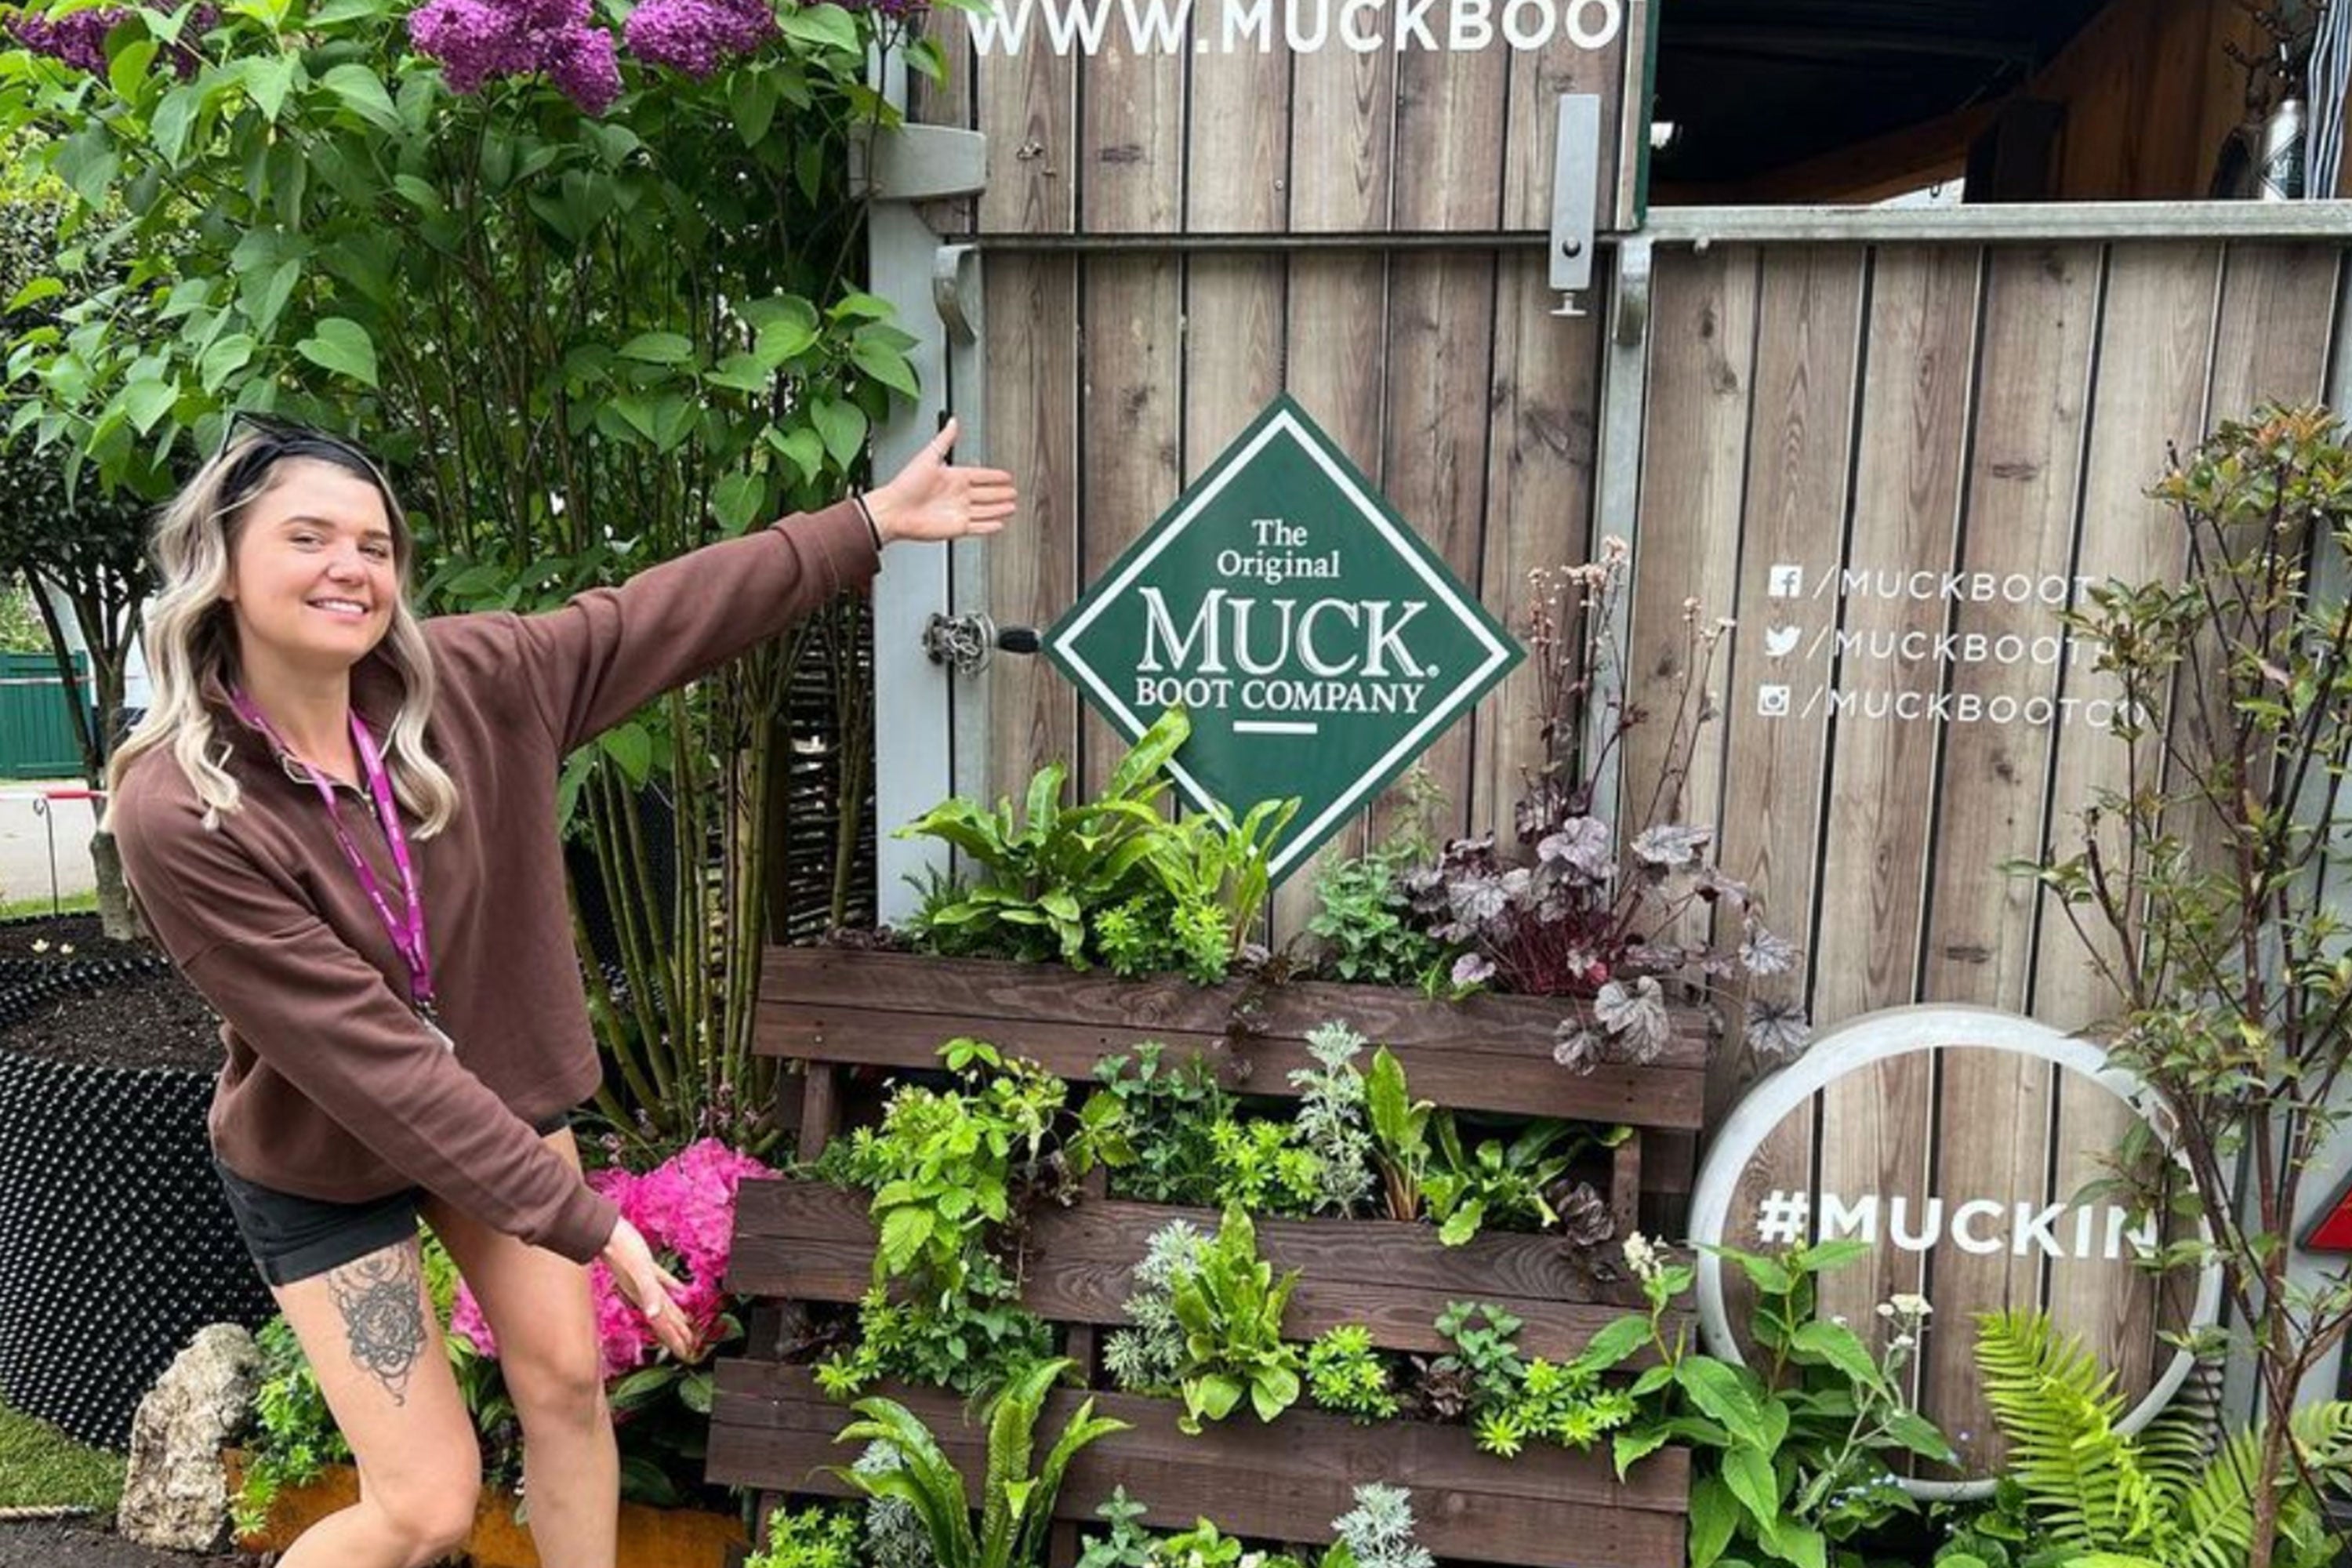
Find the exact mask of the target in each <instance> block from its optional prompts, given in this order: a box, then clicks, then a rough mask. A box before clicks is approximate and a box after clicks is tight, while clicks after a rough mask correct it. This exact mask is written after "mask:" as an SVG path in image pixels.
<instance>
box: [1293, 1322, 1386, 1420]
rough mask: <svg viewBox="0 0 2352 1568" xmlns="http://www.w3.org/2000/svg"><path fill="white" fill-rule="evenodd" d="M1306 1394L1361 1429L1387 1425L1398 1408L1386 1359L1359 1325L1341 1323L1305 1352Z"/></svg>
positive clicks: (1319, 1406) (1369, 1335) (1322, 1407)
mask: <svg viewBox="0 0 2352 1568" xmlns="http://www.w3.org/2000/svg"><path fill="white" fill-rule="evenodd" d="M1307 1395H1308V1397H1310V1398H1312V1399H1313V1400H1314V1401H1315V1404H1316V1405H1317V1407H1318V1408H1320V1409H1324V1410H1329V1411H1334V1412H1337V1413H1338V1414H1339V1415H1345V1416H1347V1417H1348V1418H1349V1420H1352V1421H1354V1422H1356V1423H1357V1424H1359V1425H1360V1426H1369V1425H1370V1424H1371V1423H1373V1422H1375V1421H1386V1420H1388V1419H1390V1418H1391V1417H1392V1416H1394V1415H1396V1413H1397V1411H1398V1410H1399V1408H1400V1407H1401V1405H1400V1402H1399V1400H1398V1398H1397V1394H1396V1389H1395V1387H1394V1384H1393V1380H1392V1378H1391V1373H1390V1370H1389V1363H1388V1358H1387V1357H1385V1356H1383V1355H1381V1352H1380V1351H1379V1350H1378V1349H1376V1348H1375V1347H1374V1346H1373V1344H1372V1331H1371V1330H1370V1329H1368V1328H1366V1327H1364V1325H1363V1324H1361V1323H1340V1324H1339V1325H1337V1326H1335V1327H1333V1328H1331V1329H1328V1330H1327V1331H1325V1332H1324V1333H1323V1335H1322V1336H1321V1337H1320V1338H1319V1339H1318V1340H1317V1341H1316V1342H1314V1343H1313V1344H1311V1345H1309V1346H1307Z"/></svg>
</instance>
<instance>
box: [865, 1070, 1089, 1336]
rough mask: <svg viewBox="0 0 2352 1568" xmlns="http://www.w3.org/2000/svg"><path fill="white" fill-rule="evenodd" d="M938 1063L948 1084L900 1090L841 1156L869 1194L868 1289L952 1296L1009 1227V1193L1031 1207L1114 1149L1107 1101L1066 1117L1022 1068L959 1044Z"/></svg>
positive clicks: (1040, 1079) (1060, 1099)
mask: <svg viewBox="0 0 2352 1568" xmlns="http://www.w3.org/2000/svg"><path fill="white" fill-rule="evenodd" d="M940 1057H941V1058H942V1059H944V1060H945V1061H946V1063H947V1064H948V1067H949V1068H950V1072H951V1073H952V1074H953V1075H954V1082H953V1083H952V1084H951V1085H950V1087H948V1088H945V1089H933V1088H930V1087H929V1086H927V1085H922V1084H903V1085H901V1086H900V1087H899V1088H898V1090H897V1092H895V1093H894V1094H893V1095H892V1096H891V1097H890V1103H889V1105H888V1107H887V1110H885V1111H884V1113H883V1117H882V1124H881V1126H880V1127H879V1128H860V1129H858V1130H857V1131H856V1133H854V1134H853V1135H852V1138H851V1141H850V1142H851V1147H850V1152H849V1154H848V1155H847V1156H846V1168H847V1171H848V1173H849V1176H850V1179H851V1180H852V1181H854V1182H856V1184H858V1185H860V1186H863V1187H866V1188H867V1189H868V1190H869V1191H871V1192H872V1193H873V1194H874V1200H873V1204H872V1207H871V1212H872V1215H873V1218H874V1228H875V1232H876V1234H877V1236H878V1237H880V1245H879V1247H877V1248H876V1251H875V1255H874V1278H875V1281H876V1283H877V1284H879V1283H882V1282H883V1281H885V1280H888V1279H911V1280H913V1281H914V1282H915V1284H916V1285H917V1286H918V1288H919V1289H921V1290H922V1291H925V1292H952V1291H955V1290H957V1289H961V1285H962V1282H963V1278H964V1274H965V1272H966V1271H967V1270H968V1269H969V1268H971V1264H972V1259H973V1258H974V1257H975V1255H976V1254H977V1253H979V1252H981V1251H982V1250H984V1249H985V1248H986V1247H987V1246H988V1244H989V1243H990V1241H991V1239H992V1227H993V1226H1003V1225H1004V1224H1005V1223H1006V1222H1007V1221H1009V1220H1010V1219H1011V1218H1012V1217H1013V1190H1014V1187H1015V1184H1016V1183H1017V1184H1019V1185H1020V1186H1021V1188H1022V1189H1023V1191H1024V1194H1025V1195H1026V1196H1028V1197H1029V1198H1031V1199H1033V1200H1034V1198H1036V1197H1039V1196H1043V1195H1045V1194H1046V1193H1048V1192H1050V1191H1055V1190H1058V1189H1059V1188H1060V1186H1061V1184H1064V1183H1067V1182H1075V1181H1076V1180H1077V1179H1078V1178H1080V1177H1082V1176H1084V1175H1085V1174H1086V1173H1087V1172H1088V1171H1089V1170H1091V1169H1093V1168H1094V1164H1095V1162H1096V1160H1097V1158H1098V1157H1099V1156H1100V1155H1101V1154H1102V1153H1103V1152H1105V1151H1106V1150H1107V1149H1108V1150H1109V1151H1111V1152H1114V1153H1116V1152H1117V1151H1118V1150H1119V1149H1120V1148H1122V1147H1123V1146H1124V1145H1123V1143H1122V1142H1119V1141H1118V1140H1116V1139H1113V1138H1110V1137H1109V1136H1108V1134H1110V1133H1111V1132H1112V1131H1114V1130H1115V1129H1116V1127H1117V1124H1118V1118H1119V1107H1118V1100H1116V1099H1115V1098H1114V1097H1111V1096H1108V1095H1104V1094H1097V1095H1096V1096H1094V1097H1093V1098H1091V1099H1090V1100H1087V1103H1086V1105H1085V1106H1084V1107H1082V1108H1081V1109H1080V1110H1077V1111H1076V1112H1075V1113H1072V1112H1070V1111H1068V1110H1066V1106H1065V1100H1066V1098H1067V1093H1068V1090H1067V1086H1066V1085H1065V1084H1064V1083H1063V1082H1062V1080H1061V1079H1058V1078H1055V1077H1054V1076H1053V1075H1052V1074H1050V1073H1048V1072H1046V1071H1045V1069H1044V1068H1040V1067H1038V1066H1037V1065H1036V1064H1034V1062H1027V1061H1023V1060H1021V1059H1019V1058H1013V1059H1009V1060H1008V1059H1007V1058H1005V1057H1004V1056H1003V1054H1002V1053H1000V1052H999V1051H997V1049H996V1048H995V1047H992V1046H990V1045H987V1044H985V1043H984V1042H982V1041H978V1040H971V1039H957V1040H950V1042H948V1044H947V1045H945V1046H943V1047H940Z"/></svg>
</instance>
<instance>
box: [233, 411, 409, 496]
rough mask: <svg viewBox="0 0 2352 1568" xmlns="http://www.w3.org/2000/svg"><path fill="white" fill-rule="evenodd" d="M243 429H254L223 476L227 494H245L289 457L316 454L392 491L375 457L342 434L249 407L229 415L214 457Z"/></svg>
mask: <svg viewBox="0 0 2352 1568" xmlns="http://www.w3.org/2000/svg"><path fill="white" fill-rule="evenodd" d="M242 431H251V432H253V436H254V438H253V439H252V440H251V441H249V442H247V445H246V447H245V448H244V449H243V450H242V451H240V452H238V453H237V455H236V461H235V462H234V464H233V465H232V466H231V467H230V468H229V471H228V472H227V473H226V474H225V475H223V476H222V481H221V482H222V488H223V489H224V490H225V491H226V493H227V494H229V495H232V496H242V495H244V494H245V493H246V492H247V490H249V489H252V487H253V486H254V485H255V484H256V483H257V482H258V481H259V480H260V479H261V478H262V476H263V475H265V474H267V473H268V471H269V470H270V469H271V468H274V467H276V466H277V465H278V464H279V463H281V462H284V461H286V460H287V459H289V458H319V459H320V460H322V461H325V462H329V463H332V464H334V465H335V466H336V467H337V468H348V469H350V470H352V471H353V472H355V473H359V474H363V475H365V476H366V477H367V478H369V479H373V480H374V481H375V483H376V484H377V486H378V487H379V488H381V489H383V490H384V492H385V493H386V494H387V495H389V494H390V493H391V487H390V485H389V484H387V483H386V482H385V479H384V477H383V469H381V468H377V467H376V463H375V459H374V458H371V457H369V456H368V455H367V454H366V453H365V452H363V451H362V450H361V449H360V448H359V447H357V446H355V445H354V444H352V442H350V441H348V440H345V439H344V438H343V437H341V436H338V435H336V434H335V433H334V432H332V431H331V430H321V429H319V428H318V427H317V426H310V425H304V424H300V423H299V422H297V421H295V420H292V419H281V418H279V417H278V416H276V415H274V414H257V413H255V412H253V411H252V410H250V409H245V408H239V409H236V411H234V412H233V413H231V414H230V415H229V416H228V423H227V424H226V426H224V427H223V428H222V430H221V439H220V447H219V450H217V451H215V453H214V454H213V459H214V461H215V462H217V461H219V460H220V459H221V458H225V457H226V456H228V454H229V451H230V449H231V448H233V447H236V439H237V436H238V434H239V433H240V432H242Z"/></svg>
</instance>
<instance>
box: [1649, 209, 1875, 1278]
mask: <svg viewBox="0 0 2352 1568" xmlns="http://www.w3.org/2000/svg"><path fill="white" fill-rule="evenodd" d="M1740 265H1741V261H1740V258H1739V257H1738V253H1737V252H1735V253H1734V255H1733V257H1732V258H1731V259H1730V262H1729V266H1730V267H1731V268H1732V269H1733V270H1734V271H1735V272H1736V271H1737V269H1738V267H1739V266H1740ZM1863 266H1864V257H1863V253H1862V252H1861V251H1860V250H1859V249H1858V248H1856V247H1851V246H1813V247H1801V248H1799V247H1790V248H1786V249H1782V248H1778V247H1775V248H1771V249H1768V250H1766V251H1765V252H1764V255H1763V262H1762V269H1761V276H1760V282H1759V290H1758V295H1757V305H1756V310H1757V313H1758V316H1759V319H1760V320H1761V321H1763V322H1765V323H1767V330H1766V331H1764V332H1763V334H1762V335H1761V337H1760V338H1759V341H1758V342H1757V348H1756V365H1755V372H1754V380H1753V385H1754V394H1753V402H1754V405H1755V412H1754V417H1753V422H1752V426H1751V431H1752V434H1751V436H1750V437H1749V441H1748V483H1747V497H1746V500H1745V501H1744V503H1743V505H1742V509H1741V525H1740V535H1741V538H1742V540H1743V541H1744V546H1743V548H1742V550H1741V552H1740V563H1739V604H1738V608H1737V609H1736V610H1735V611H1734V614H1736V615H1737V616H1739V617H1740V618H1741V619H1742V620H1743V621H1744V622H1746V623H1747V624H1748V627H1749V628H1750V630H1749V633H1748V638H1749V640H1754V639H1757V638H1760V637H1762V635H1763V630H1762V628H1764V627H1765V626H1766V625H1767V623H1769V622H1771V621H1774V620H1776V619H1779V618H1780V616H1783V615H1787V616H1795V617H1799V618H1800V619H1801V624H1802V625H1803V626H1804V627H1805V632H1806V636H1807V637H1809V638H1810V637H1811V636H1812V634H1813V630H1814V627H1815V626H1817V625H1828V626H1834V625H1835V611H1834V608H1833V603H1834V601H1833V600H1832V599H1830V598H1828V597H1826V596H1824V597H1823V598H1820V599H1816V598H1813V597H1811V595H1812V593H1813V592H1814V590H1815V588H1816V586H1817V584H1819V583H1820V582H1821V581H1822V574H1830V578H1831V581H1832V587H1833V586H1834V575H1835V574H1836V572H1837V570H1838V567H1839V565H1840V564H1841V563H1842V562H1843V552H1844V540H1845V530H1844V520H1845V515H1846V498H1847V485H1848V473H1849V468H1850V456H1851V450H1852V447H1853V403H1854V381H1855V377H1856V375H1857V374H1859V372H1860V354H1861V347H1862V310H1863ZM1790 569H1793V570H1794V571H1795V573H1796V574H1798V580H1797V584H1796V586H1795V589H1794V592H1793V594H1792V593H1791V591H1790V590H1791V579H1790ZM1656 592H1657V590H1656V589H1655V588H1654V587H1653V586H1651V584H1650V582H1649V580H1648V579H1647V578H1646V577H1645V578H1644V579H1643V585H1642V589H1641V604H1642V606H1643V608H1642V610H1641V611H1640V613H1641V614H1643V615H1646V616H1658V615H1662V614H1678V613H1679V605H1680V604H1681V599H1682V595H1679V594H1675V595H1674V596H1673V597H1672V598H1671V600H1670V601H1669V603H1668V605H1654V595H1655V594H1656ZM1757 646H1759V647H1760V646H1761V644H1760V642H1759V643H1758V645H1757ZM1746 651H1747V649H1746V646H1745V644H1743V647H1742V648H1741V652H1742V654H1743V655H1745V654H1746ZM1829 672H1830V666H1829V663H1828V661H1827V660H1826V659H1823V660H1822V661H1821V662H1820V663H1819V664H1817V665H1814V664H1811V662H1810V661H1809V662H1808V664H1807V665H1805V666H1800V667H1792V668H1790V669H1789V670H1788V671H1787V672H1786V673H1785V676H1784V678H1783V679H1779V680H1766V679H1764V678H1763V677H1762V676H1760V675H1759V674H1757V673H1756V672H1754V671H1752V670H1750V669H1748V668H1747V667H1746V666H1745V664H1744V663H1743V665H1742V667H1741V668H1740V669H1739V670H1738V672H1737V674H1736V677H1735V679H1731V680H1729V681H1728V682H1727V686H1726V697H1725V724H1726V733H1725V746H1726V752H1725V754H1726V758H1727V762H1726V764H1725V781H1726V782H1725V788H1726V790H1727V792H1729V791H1737V792H1738V800H1739V803H1740V808H1739V809H1738V810H1737V811H1730V810H1727V811H1726V812H1725V814H1724V821H1723V828H1722V850H1721V854H1720V857H1719V863H1720V864H1721V866H1722V867H1723V868H1724V870H1725V871H1726V872H1727V874H1729V875H1730V876H1733V877H1736V878H1738V879H1740V880H1741V881H1743V882H1746V883H1747V884H1748V887H1749V888H1751V889H1754V891H1755V894H1756V896H1757V898H1758V899H1759V900H1760V902H1761V904H1762V907H1763V909H1764V910H1765V911H1766V913H1767V916H1768V918H1769V919H1770V920H1771V921H1773V922H1774V923H1775V925H1776V926H1777V927H1778V929H1779V930H1780V931H1781V932H1782V934H1784V935H1786V936H1787V937H1789V938H1790V940H1791V941H1792V942H1800V943H1803V944H1810V943H1811V941H1812V934H1811V931H1810V930H1809V929H1808V923H1807V922H1808V921H1809V920H1810V918H1811V910H1812V908H1813V903H1814V889H1815V881H1816V878H1817V874H1818V871H1819V868H1820V860H1821V836H1822V792H1823V769H1824V766H1825V763H1826V762H1827V757H1828V746H1829V731H1830V724H1829V720H1828V717H1827V714H1826V711H1825V708H1826V701H1825V698H1826V688H1827V686H1828V677H1829ZM1772 673H1774V674H1781V673H1782V672H1781V671H1779V670H1775V671H1773V672H1772ZM1767 686H1786V687H1787V688H1788V689H1789V690H1788V694H1787V698H1786V700H1784V701H1782V702H1778V703H1775V702H1772V701H1769V700H1768V698H1769V697H1770V696H1771V695H1772V694H1770V693H1767V692H1765V691H1764V690H1762V689H1763V688H1764V687H1767ZM1759 709H1760V710H1759ZM1806 968H1807V965H1803V964H1801V965H1800V966H1799V967H1798V969H1797V970H1796V971H1795V972H1794V973H1790V974H1785V975H1780V976H1778V977H1775V978H1772V979H1768V980H1761V981H1759V982H1758V983H1757V984H1756V988H1755V992H1754V995H1755V999H1756V1000H1757V1001H1758V1002H1759V1003H1761V1004H1765V1005H1793V1006H1802V1005H1805V1003H1806V1001H1807V996H1806V973H1805V971H1806ZM1731 1023H1732V1026H1733V1029H1732V1036H1731V1038H1730V1039H1729V1040H1728V1041H1727V1048H1726V1049H1725V1050H1724V1051H1723V1053H1722V1055H1721V1058H1720V1059H1719V1060H1718V1062H1717V1075H1718V1076H1717V1079H1716V1081H1717V1082H1718V1083H1725V1084H1731V1083H1737V1082H1739V1081H1741V1075H1742V1069H1743V1067H1751V1068H1752V1066H1753V1058H1752V1057H1750V1056H1749V1054H1748V1051H1747V1048H1746V1043H1745V1040H1744V1038H1743V1037H1742V1031H1741V1028H1740V1024H1741V1021H1740V1020H1738V1019H1734V1020H1731ZM1765 1065H1767V1066H1769V1065H1771V1064H1769V1063H1767V1064H1765ZM1814 1120H1815V1115H1814V1112H1813V1111H1812V1110H1807V1111H1806V1112H1804V1113H1802V1114H1800V1115H1795V1116H1791V1117H1790V1118H1788V1119H1787V1120H1786V1121H1783V1122H1782V1123H1781V1127H1780V1131H1778V1132H1777V1133H1775V1134H1774V1135H1773V1136H1772V1137H1771V1138H1769V1139H1767V1140H1766V1141H1765V1142H1764V1143H1763V1145H1762V1146H1761V1147H1759V1149H1758V1151H1757V1152H1756V1154H1755V1156H1754V1157H1753V1158H1752V1159H1751V1160H1750V1161H1749V1162H1748V1168H1747V1170H1746V1171H1745V1172H1744V1173H1742V1175H1741V1178H1740V1182H1739V1184H1738V1189H1737V1191H1736V1193H1735V1195H1734V1198H1733V1202H1732V1224H1731V1226H1730V1227H1729V1229H1730V1235H1729V1237H1728V1238H1727V1239H1729V1240H1730V1241H1731V1243H1732V1244H1733V1245H1734V1246H1738V1247H1758V1246H1763V1247H1764V1249H1765V1250H1770V1246H1769V1244H1768V1243H1765V1242H1764V1241H1763V1240H1762V1238H1759V1237H1758V1236H1757V1235H1756V1231H1755V1225H1754V1216H1755V1213H1756V1205H1757V1201H1758V1200H1759V1198H1760V1197H1761V1196H1762V1195H1763V1194H1766V1193H1767V1192H1769V1191H1770V1190H1773V1189H1776V1188H1780V1189H1788V1190H1791V1191H1805V1192H1810V1191H1811V1188H1812V1186H1813V1171H1812V1160H1813V1122H1814ZM1782 1239H1783V1240H1787V1239H1790V1238H1785V1237H1784V1238H1782ZM1727 1288H1728V1289H1729V1290H1730V1292H1731V1295H1732V1298H1733V1302H1734V1308H1733V1310H1734V1315H1735V1317H1737V1316H1738V1312H1739V1310H1740V1303H1741V1301H1742V1300H1743V1298H1745V1297H1746V1295H1747V1282H1746V1279H1745V1278H1744V1277H1735V1278H1734V1279H1732V1280H1731V1282H1730V1284H1729V1286H1728V1287H1727Z"/></svg>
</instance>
